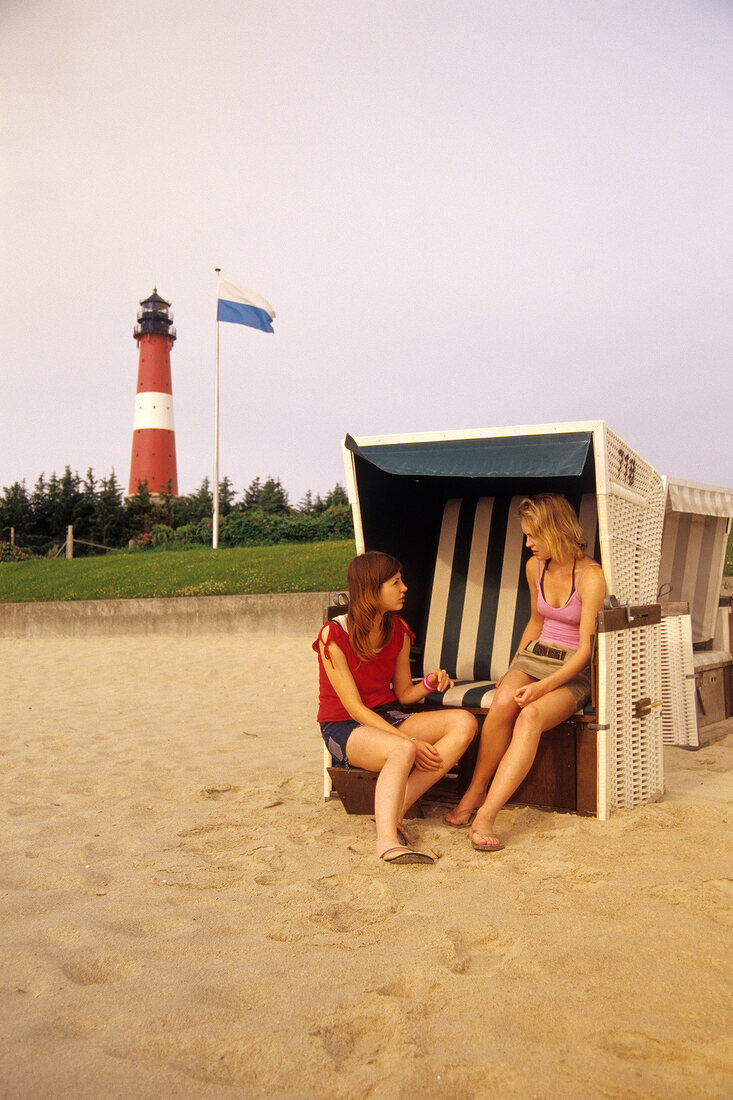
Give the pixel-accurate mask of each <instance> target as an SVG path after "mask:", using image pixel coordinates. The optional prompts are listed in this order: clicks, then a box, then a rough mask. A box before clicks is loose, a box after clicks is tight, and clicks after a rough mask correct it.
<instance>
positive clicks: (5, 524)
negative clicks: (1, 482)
mask: <svg viewBox="0 0 733 1100" xmlns="http://www.w3.org/2000/svg"><path fill="white" fill-rule="evenodd" d="M31 523H32V510H31V502H30V500H29V499H28V493H27V491H26V487H25V482H24V481H23V482H19V481H14V482H13V484H12V485H11V486H10V487H8V486H3V498H2V500H1V501H0V529H1V530H2V537H3V538H5V537H7V538H10V528H11V527H13V528H14V529H15V538H16V542H17V541H22V540H23V539H24V538H25V536H26V534H27V533H28V532H29V531H30V527H31Z"/></svg>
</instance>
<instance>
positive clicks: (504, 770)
mask: <svg viewBox="0 0 733 1100" xmlns="http://www.w3.org/2000/svg"><path fill="white" fill-rule="evenodd" d="M575 710H576V703H575V699H574V698H573V696H572V694H571V692H569V691H568V690H567V689H566V688H558V689H557V690H556V691H552V692H550V694H549V695H543V696H542V698H541V699H538V700H537V701H536V702H534V703H530V704H528V706H526V707H525V708H524V709H523V710H522V711H521V712H520V714H519V716H518V718H517V720H516V722H515V723H514V733H513V734H512V738H511V742H510V744H509V747H508V748H507V750H506V752H505V753H504V755H503V756H502V758H501V761H500V763H499V766H498V767H497V769H496V774H495V775H494V778H493V780H492V782H491V786H490V787H489V790H488V794H487V795H486V799H485V801H484V803H483V805H482V806H481V808H480V809H479V811H478V813H477V814H476V818H475V820H474V822H473V832H472V834H471V840H472V842H473V845H474V847H476V848H480V849H481V850H485V851H496V850H498V848H500V847H501V846H502V845H501V842H500V841H499V840H498V838H497V837H496V835H495V833H494V822H495V820H496V815H497V814H498V813H499V810H500V809H501V808H502V807H503V806H504V805H505V803H506V802H507V801H508V800H509V799H510V798H511V796H512V795H513V794H514V792H515V791H516V789H517V787H518V786H519V784H520V783H521V782H522V780H523V779H524V778H525V777H526V776H527V774H528V772H529V769H530V768H531V767H532V764H533V762H534V758H535V756H536V755H537V747H538V745H539V743H540V737H541V736H542V734H543V733H544V731H545V730H548V729H552V728H553V726H557V725H559V723H560V722H564V721H565V719H567V718H569V717H570V716H571V714H574V713H575Z"/></svg>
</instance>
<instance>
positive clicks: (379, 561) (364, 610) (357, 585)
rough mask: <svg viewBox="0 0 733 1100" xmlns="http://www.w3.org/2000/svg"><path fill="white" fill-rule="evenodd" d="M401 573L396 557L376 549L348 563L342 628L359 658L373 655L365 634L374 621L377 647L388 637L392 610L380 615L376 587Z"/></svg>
mask: <svg viewBox="0 0 733 1100" xmlns="http://www.w3.org/2000/svg"><path fill="white" fill-rule="evenodd" d="M401 572H402V565H401V564H400V562H399V561H398V560H397V558H393V557H392V555H391V554H382V553H380V551H378V550H372V551H368V552H367V553H366V554H359V555H357V557H355V558H352V559H351V561H350V562H349V570H348V573H347V580H346V583H347V587H348V589H349V610H348V611H347V612H346V627H347V630H348V632H349V639H350V641H351V648H352V649H353V650H354V653H355V654H356V655H357V657H358V658H359V659H360V660H361V661H371V660H372V658H373V657H374V650H373V649H372V647H371V646H370V644H369V634H370V632H371V630H372V629H373V627H374V626H375V625H376V624H377V622H379V621H380V620H381V622H382V637H381V638H380V639H379V642H378V648H381V647H382V646H384V645H386V644H387V642H388V641H389V640H390V638H391V637H392V614H393V613H392V612H389V613H388V614H387V615H383V613H382V611H381V609H380V606H379V589H380V588H381V587H382V585H383V584H384V583H385V581H389V580H391V579H392V577H394V576H396V574H397V573H401Z"/></svg>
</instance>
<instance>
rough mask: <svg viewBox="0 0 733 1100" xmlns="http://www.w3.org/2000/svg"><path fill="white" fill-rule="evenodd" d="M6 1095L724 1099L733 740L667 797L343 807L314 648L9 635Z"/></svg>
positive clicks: (672, 756) (732, 897) (3, 967)
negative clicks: (414, 861) (385, 855)
mask: <svg viewBox="0 0 733 1100" xmlns="http://www.w3.org/2000/svg"><path fill="white" fill-rule="evenodd" d="M0 657H1V659H0V669H1V670H2V671H1V672H0V678H1V680H2V687H3V699H4V705H3V709H4V719H3V738H2V745H1V747H0V752H1V753H2V760H1V763H2V769H1V774H2V785H3V802H2V805H3V811H4V827H3V831H2V837H1V838H0V849H1V852H2V856H1V859H0V882H1V884H2V922H1V924H0V942H1V947H2V950H1V952H0V959H1V960H2V961H1V962H0V973H1V974H2V996H3V1020H4V1026H3V1028H2V1030H1V1031H0V1095H1V1096H3V1097H13V1098H21V1097H33V1098H41V1097H62V1096H63V1097H67V1096H69V1097H79V1098H83V1100H86V1098H96V1097H110V1096H111V1097H115V1098H118V1097H119V1098H127V1097H129V1098H146V1097H156V1098H162V1097H174V1096H175V1097H249V1096H252V1097H260V1096H261V1097H274V1098H298V1097H303V1098H306V1097H319V1098H326V1100H329V1098H336V1097H349V1098H352V1097H355V1098H360V1097H364V1098H366V1097H370V1098H371V1097H373V1098H384V1100H392V1098H401V1100H402V1098H404V1100H412V1098H413V1097H421V1098H426V1100H429V1098H432V1097H436V1098H437V1097H450V1098H451V1100H461V1098H471V1097H494V1096H501V1097H539V1098H542V1100H544V1098H547V1100H550V1098H557V1097H563V1098H568V1097H570V1098H573V1097H578V1098H581V1097H582V1098H584V1100H587V1098H593V1097H613V1098H617V1097H624V1098H628V1100H630V1098H634V1097H660V1098H661V1097H665V1098H667V1097H705V1098H706V1100H715V1098H720V1100H723V1098H730V1097H731V1096H732V1095H733V1070H732V1069H731V1065H732V1064H733V1042H732V1041H731V1038H730V1036H731V1033H732V1032H733V1028H732V1027H731V1024H732V1023H733V1019H732V1014H731V1005H730V989H731V963H730V960H731V936H730V929H731V924H732V923H733V861H732V859H731V839H730V838H731V825H730V813H731V807H730V796H731V787H732V784H731V770H730V769H731V764H732V763H733V737H732V736H731V735H727V736H726V735H724V731H721V733H720V735H719V736H718V737H717V739H715V740H713V741H712V743H710V744H709V745H707V746H706V747H704V748H703V749H701V750H700V751H699V752H694V753H693V752H686V751H685V750H682V749H671V748H668V749H666V750H665V766H666V771H667V796H666V798H665V800H664V801H663V802H661V803H657V804H654V805H650V806H647V807H643V808H641V809H639V810H636V811H633V812H622V813H618V814H616V815H614V817H613V818H612V819H611V821H609V822H606V823H602V822H598V821H595V820H592V819H588V818H579V817H574V816H571V815H567V814H558V813H549V812H544V811H541V810H538V809H533V808H527V807H513V808H510V809H508V810H507V811H505V813H504V814H503V815H502V817H501V818H500V819H499V822H498V824H499V826H500V830H501V833H502V836H503V837H504V839H505V840H506V843H507V847H506V849H505V851H504V852H502V853H500V854H498V855H493V856H486V855H479V854H477V853H475V852H473V850H472V849H471V847H470V845H469V841H468V835H467V833H466V832H465V831H459V830H449V829H447V828H445V827H444V826H443V825H442V824H441V810H440V809H439V808H438V807H434V806H433V807H431V806H428V807H427V816H426V818H425V819H424V820H421V821H417V822H415V823H414V833H415V834H416V840H417V842H418V844H419V846H420V847H423V848H430V849H434V850H435V851H437V852H439V853H440V855H441V858H440V859H439V860H438V862H437V864H436V865H435V866H434V867H432V868H423V867H408V868H405V867H402V868H397V867H386V866H384V865H382V864H379V863H378V862H377V861H376V859H375V858H374V854H373V825H372V824H371V822H370V821H369V819H368V818H358V817H349V816H347V815H346V814H345V813H344V812H343V809H342V808H341V806H340V804H338V803H335V802H334V803H328V804H324V802H323V800H322V798H321V786H320V759H321V757H320V742H319V739H318V736H317V731H316V727H315V723H314V720H313V713H314V709H315V658H314V656H313V654H312V652H311V650H310V639H308V638H303V637H291V638H286V637H277V638H275V637H263V636H253V637H239V638H232V637H199V638H190V639H183V638H166V637H160V636H155V637H147V638H111V639H104V640H100V639H89V640H84V639H73V640H63V639H33V640H21V641H12V640H8V639H4V640H0Z"/></svg>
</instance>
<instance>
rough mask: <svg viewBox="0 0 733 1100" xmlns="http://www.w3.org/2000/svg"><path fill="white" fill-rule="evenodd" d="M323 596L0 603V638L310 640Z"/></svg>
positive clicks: (319, 618) (326, 596) (327, 597)
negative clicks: (281, 637) (297, 636)
mask: <svg viewBox="0 0 733 1100" xmlns="http://www.w3.org/2000/svg"><path fill="white" fill-rule="evenodd" d="M330 597H331V594H330V593H328V592H293V593H289V592H288V593H272V594H270V595H264V596H204V597H181V598H178V599H166V600H88V601H87V600H84V601H82V600H74V601H68V602H53V603H4V604H0V637H4V638H33V637H47V638H66V637H95V636H99V637H104V636H108V635H112V634H177V635H191V634H308V635H311V636H312V637H314V638H315V636H316V633H317V631H318V629H319V627H320V625H321V622H322V621H323V608H324V605H325V604H327V603H330V602H331V599H330Z"/></svg>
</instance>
